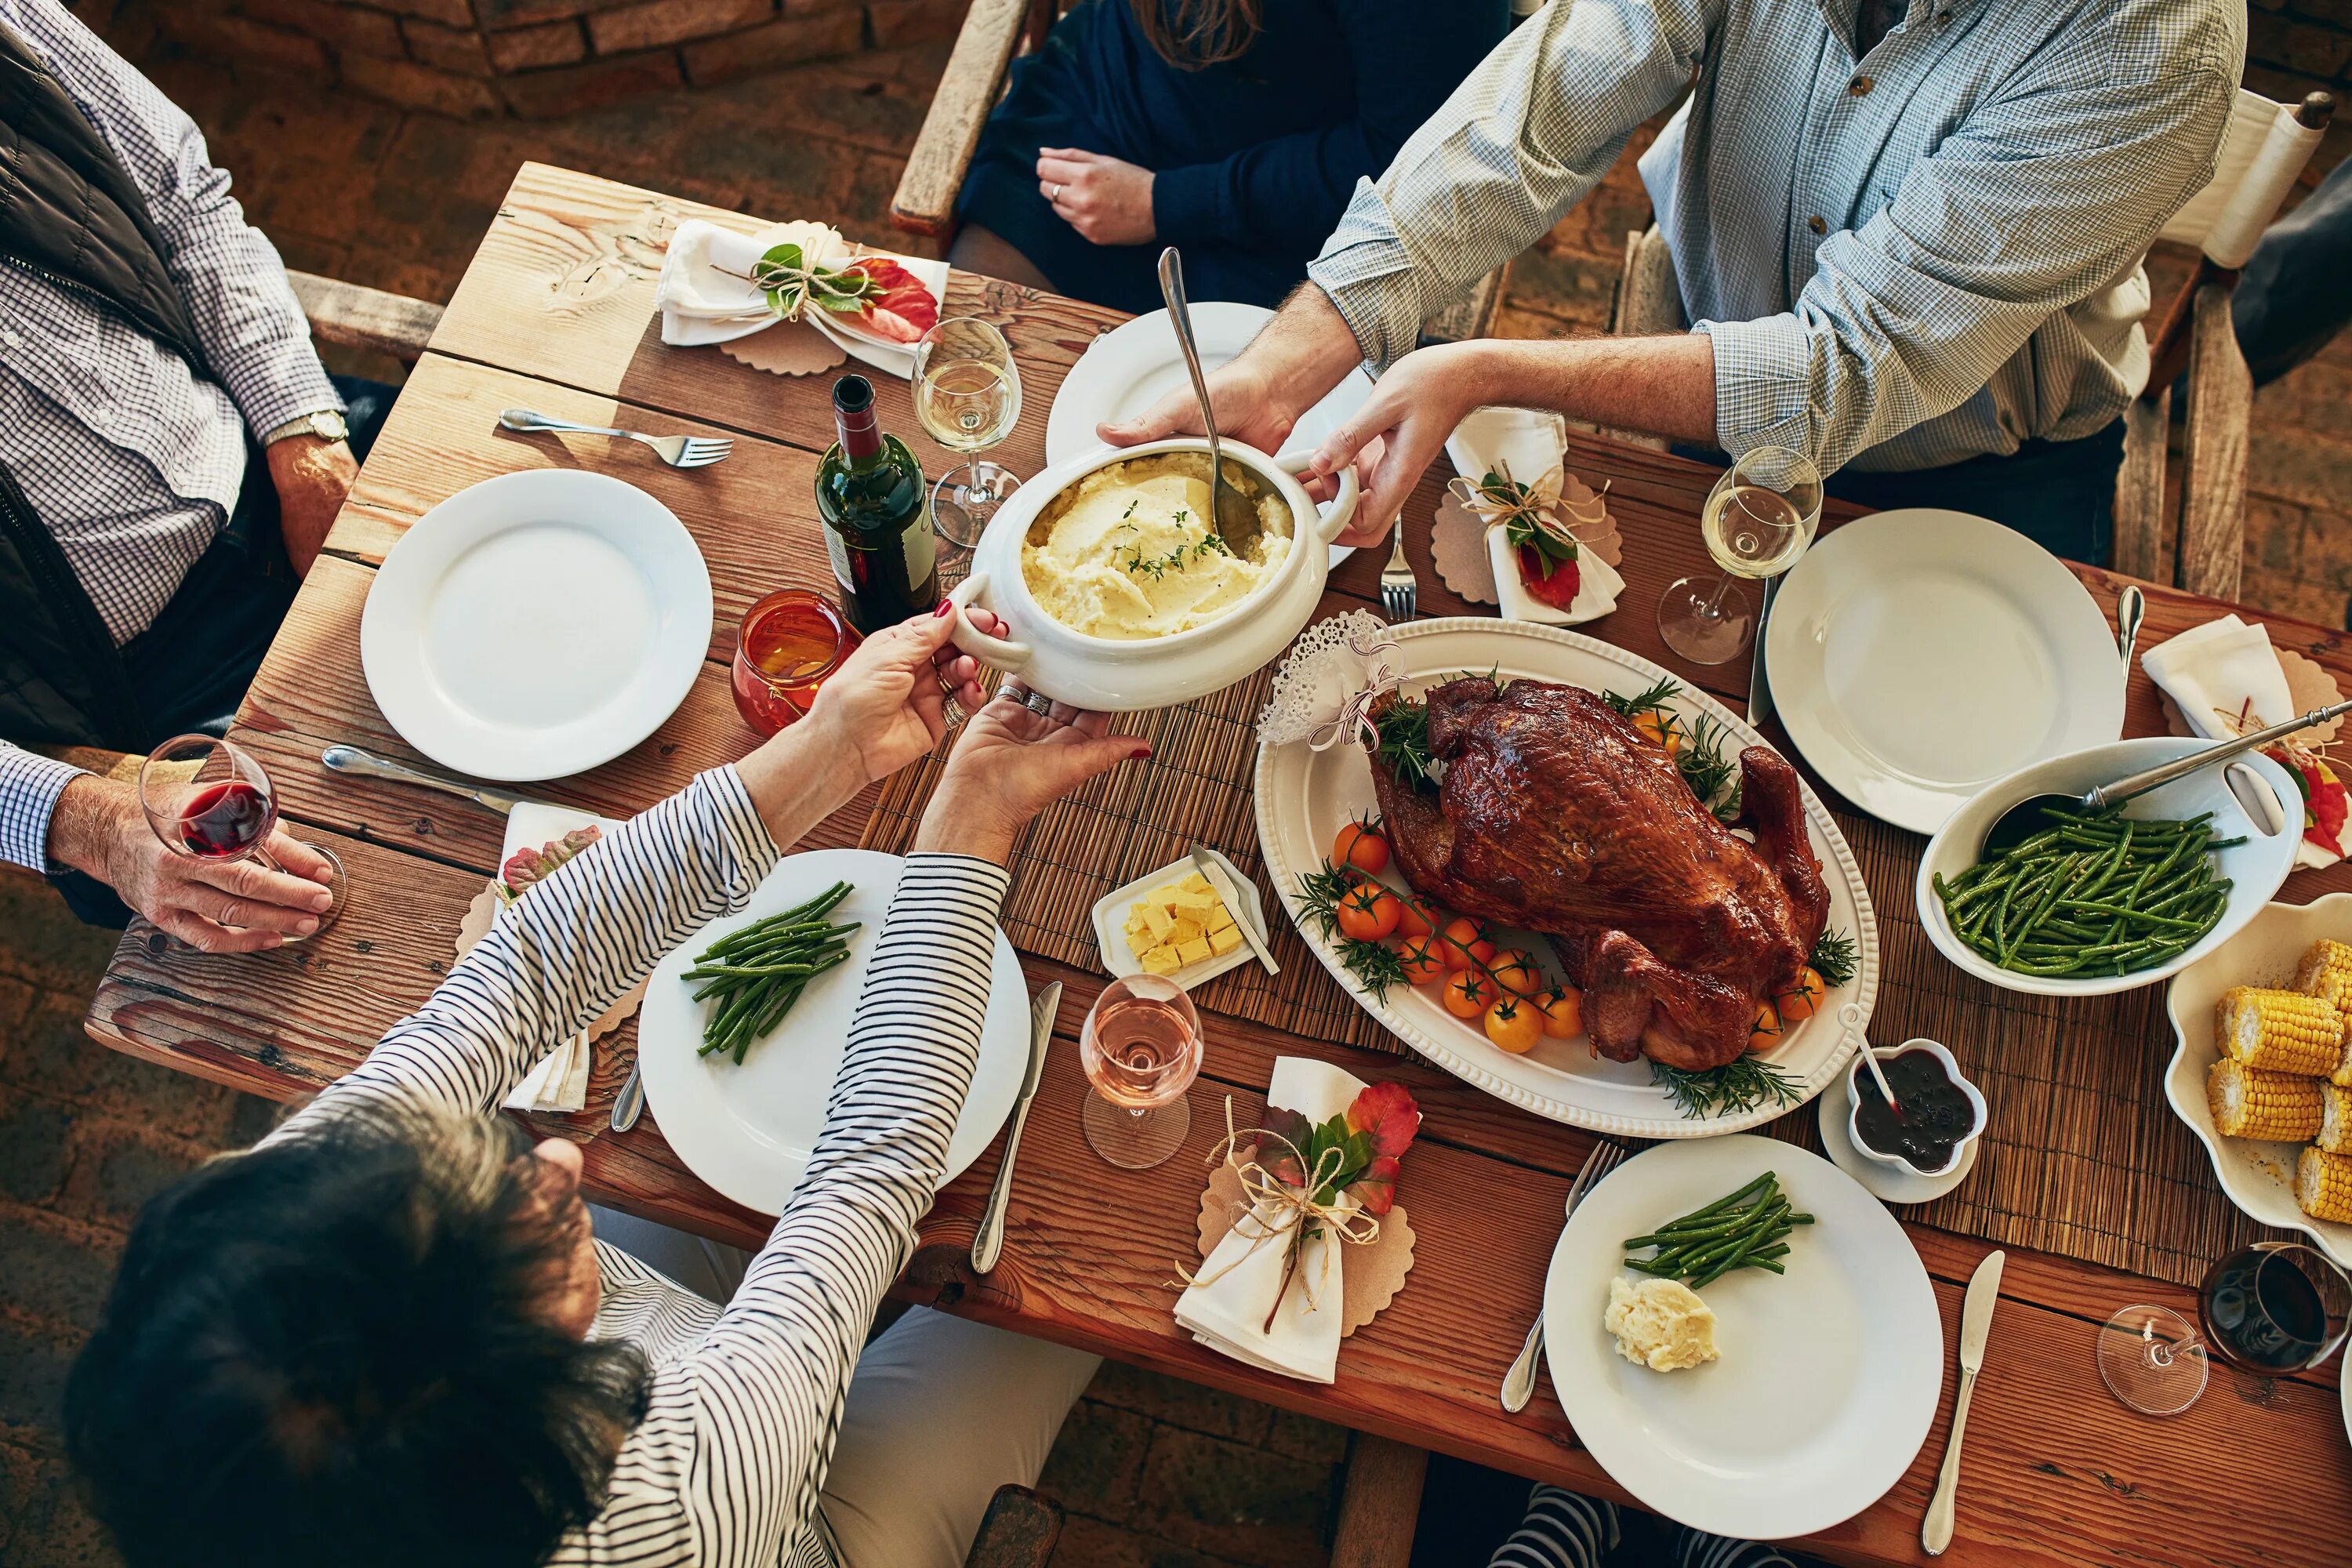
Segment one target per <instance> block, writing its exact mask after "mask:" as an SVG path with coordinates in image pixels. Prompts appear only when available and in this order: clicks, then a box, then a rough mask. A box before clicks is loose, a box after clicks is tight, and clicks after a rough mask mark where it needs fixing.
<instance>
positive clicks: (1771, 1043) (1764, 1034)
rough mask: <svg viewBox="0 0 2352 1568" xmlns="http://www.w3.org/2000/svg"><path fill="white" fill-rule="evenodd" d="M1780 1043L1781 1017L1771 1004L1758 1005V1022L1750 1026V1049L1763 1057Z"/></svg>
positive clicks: (1760, 1003) (1761, 1003) (1762, 1003)
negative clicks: (1763, 1054)
mask: <svg viewBox="0 0 2352 1568" xmlns="http://www.w3.org/2000/svg"><path fill="white" fill-rule="evenodd" d="M1779 1044H1780V1012H1779V1010H1778V1009H1776V1008H1775V1007H1774V1006H1773V1005H1772V1004H1771V1003H1769V1002H1759V1003H1757V1004H1756V1020H1755V1022H1753V1023H1751V1024H1750V1025H1748V1049H1749V1050H1751V1051H1754V1052H1756V1053H1758V1054H1759V1055H1761V1054H1762V1053H1764V1052H1766V1051H1769V1050H1770V1049H1772V1048H1773V1047H1776V1046H1778V1045H1779Z"/></svg>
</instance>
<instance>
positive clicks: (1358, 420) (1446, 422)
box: [1312, 341, 1493, 545]
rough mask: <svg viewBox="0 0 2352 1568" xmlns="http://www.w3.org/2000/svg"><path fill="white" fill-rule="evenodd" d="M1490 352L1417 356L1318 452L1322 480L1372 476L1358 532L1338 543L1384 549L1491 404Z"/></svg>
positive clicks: (1464, 347) (1469, 346)
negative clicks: (1440, 463) (1401, 515)
mask: <svg viewBox="0 0 2352 1568" xmlns="http://www.w3.org/2000/svg"><path fill="white" fill-rule="evenodd" d="M1489 347H1490V345H1489V344H1487V343H1486V342H1477V341H1473V342H1460V343H1436V344H1433V345H1432V346H1430V347H1428V348H1425V349H1415V350H1414V351H1413V352H1412V353H1409V354H1407V355H1405V356H1404V358H1402V359H1401V360H1399V361H1397V362H1396V363H1394V364H1393V365H1391V366H1390V367H1389V370H1388V374H1385V375H1383V376H1381V379H1380V381H1379V382H1378V383H1377V384H1375V385H1374V386H1373V388H1372V395H1371V396H1370V397H1368V398H1366V399H1365V400H1364V405H1363V407H1361V408H1360V409H1358V410H1357V411H1356V413H1355V414H1354V415H1353V416H1351V417H1350V418H1349V420H1348V422H1347V423H1346V424H1344V425H1342V426H1339V428H1338V429H1337V430H1334V431H1332V432H1331V434H1330V436H1329V437H1328V438H1327V439H1326V440H1325V441H1324V443H1323V445H1322V446H1321V447H1318V448H1317V449H1316V453H1315V459H1314V468H1313V469H1312V472H1314V473H1315V474H1317V475H1318V476H1321V477H1324V478H1329V477H1331V476H1334V475H1336V474H1338V473H1339V470H1340V469H1342V468H1345V467H1347V466H1348V465H1349V463H1356V465H1357V467H1358V469H1359V471H1363V470H1367V469H1369V477H1368V478H1367V479H1365V480H1364V494H1363V499H1362V500H1360V502H1358V503H1357V506H1356V517H1357V520H1358V521H1357V525H1356V526H1355V527H1352V528H1350V529H1349V530H1348V531H1347V532H1345V533H1343V534H1341V535H1340V536H1339V543H1341V544H1352V545H1365V544H1373V543H1377V542H1380V540H1381V538H1382V537H1384V536H1385V535H1386V534H1387V532H1388V530H1389V521H1390V520H1391V519H1392V518H1394V517H1395V516H1396V514H1397V512H1398V510H1400V509H1401V508H1402V507H1403V505H1404V501H1405V498H1406V497H1407V496H1409V495H1411V494H1412V487H1413V486H1414V485H1416V484H1419V483H1420V482H1421V476H1422V472H1423V470H1424V469H1426V468H1428V467H1429V465H1430V464H1431V463H1432V462H1433V461H1434V460H1435V459H1436V457H1437V454H1438V453H1439V452H1440V451H1442V450H1444V447H1445V438H1446V437H1448V436H1451V435H1452V434H1453V433H1454V426H1457V425H1459V424H1461V423H1462V420H1463V416H1465V415H1467V414H1468V413H1469V412H1470V411H1471V410H1472V409H1474V408H1475V407H1477V406H1478V405H1480V404H1481V403H1485V402H1487V401H1489V400H1490V398H1491V397H1492V395H1493V389H1492V386H1491V384H1490V382H1489V379H1488V378H1489V377H1490V375H1491V374H1492V367H1491V365H1490V364H1489V363H1488V361H1489V358H1490V355H1489V354H1488V352H1487V351H1488V349H1489ZM1359 459H1360V460H1359Z"/></svg>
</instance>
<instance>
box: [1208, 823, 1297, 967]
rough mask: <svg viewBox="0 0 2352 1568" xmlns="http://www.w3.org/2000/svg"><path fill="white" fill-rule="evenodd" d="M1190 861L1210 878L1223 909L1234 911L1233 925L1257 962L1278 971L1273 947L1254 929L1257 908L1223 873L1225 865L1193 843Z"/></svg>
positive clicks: (1210, 883) (1278, 965)
mask: <svg viewBox="0 0 2352 1568" xmlns="http://www.w3.org/2000/svg"><path fill="white" fill-rule="evenodd" d="M1192 864H1193V865H1195V866H1197V867H1199V868H1200V870H1201V875H1202V876H1203V877H1206V878H1207V879H1209V886H1211V887H1212V888H1214V889H1217V897H1218V898H1220V899H1222V900H1224V904H1225V908H1227V909H1229V910H1232V911H1233V912H1234V928H1235V929H1236V930H1238V931H1240V932H1241V933H1242V940H1243V941H1244V942H1247V943H1249V950H1250V952H1254V953H1255V954H1256V955H1257V961H1258V962H1259V963H1263V964H1265V972H1266V973H1268V974H1279V973H1282V965H1280V964H1279V963H1276V962H1275V961H1274V952H1273V950H1272V949H1270V948H1268V947H1267V946H1266V944H1265V933H1264V932H1263V931H1259V930H1258V929H1257V915H1256V911H1255V910H1252V909H1251V908H1250V906H1249V903H1248V901H1247V900H1244V898H1243V897H1242V895H1241V889H1238V888H1236V887H1234V879H1232V878H1231V877H1228V876H1226V875H1225V868H1223V866H1220V865H1218V864H1217V861H1216V857H1214V856H1213V855H1211V854H1210V853H1209V852H1208V851H1207V850H1206V849H1204V848H1202V847H1201V846H1200V845H1198V844H1195V845H1193V846H1192Z"/></svg>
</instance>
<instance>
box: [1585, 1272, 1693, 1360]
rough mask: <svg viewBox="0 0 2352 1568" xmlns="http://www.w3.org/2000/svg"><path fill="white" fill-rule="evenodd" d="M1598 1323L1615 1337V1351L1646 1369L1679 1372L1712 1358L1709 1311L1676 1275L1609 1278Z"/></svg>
mask: <svg viewBox="0 0 2352 1568" xmlns="http://www.w3.org/2000/svg"><path fill="white" fill-rule="evenodd" d="M1601 1327H1602V1328H1604V1329H1607V1330H1608V1331H1610V1332H1611V1333H1612V1334H1614V1335H1616V1336H1617V1353H1618V1354H1619V1355H1622V1356H1623V1357H1624V1358H1625V1359H1626V1360H1627V1361H1630V1362H1632V1363H1634V1364H1635V1365H1637V1366H1646V1367H1648V1368H1649V1369H1650V1370H1651V1371H1652V1372H1680V1371H1681V1370H1682V1369H1683V1368H1685V1367H1689V1366H1699V1365H1702V1364H1703V1363H1707V1362H1711V1361H1713V1360H1714V1359H1715V1357H1716V1350H1715V1310H1714V1309H1713V1308H1711V1307H1709V1306H1708V1305H1707V1304H1706V1302H1705V1301H1702V1300H1699V1296H1698V1292H1697V1291H1696V1290H1694V1289H1691V1288H1690V1287H1689V1286H1687V1285H1685V1284H1684V1283H1683V1282H1682V1281H1681V1280H1679V1279H1644V1280H1643V1281H1642V1282H1641V1283H1640V1284H1639V1285H1629V1284H1627V1283H1626V1282H1625V1280H1624V1279H1623V1278H1622V1277H1620V1278H1618V1279H1612V1280H1611V1281H1609V1310H1608V1311H1607V1312H1605V1313H1604V1314H1602V1316H1601Z"/></svg>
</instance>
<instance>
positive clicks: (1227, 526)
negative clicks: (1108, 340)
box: [1160, 245, 1258, 545]
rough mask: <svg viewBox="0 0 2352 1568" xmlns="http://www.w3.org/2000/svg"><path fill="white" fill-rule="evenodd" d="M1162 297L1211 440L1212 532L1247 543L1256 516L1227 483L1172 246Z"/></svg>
mask: <svg viewBox="0 0 2352 1568" xmlns="http://www.w3.org/2000/svg"><path fill="white" fill-rule="evenodd" d="M1160 298H1161V299H1163V300H1167V301H1168V319H1169V320H1170V321H1173V322H1174V323H1175V325H1176V346H1177V347H1178V348H1180V349H1181V350H1183V351H1184V368H1185V369H1186V370H1187V371H1189V372H1191V373H1192V395H1193V396H1194V397H1196V398H1198V399H1199V400H1200V404H1201V429H1202V432H1203V433H1204V434H1206V435H1207V436H1208V437H1209V531H1210V532H1212V533H1213V534H1216V535H1217V536H1218V537H1219V538H1221V539H1223V540H1224V541H1225V542H1227V543H1229V544H1234V545H1241V544H1245V543H1247V542H1249V541H1250V539H1252V538H1253V537H1254V536H1255V534H1256V533H1257V531H1258V530H1257V527H1256V523H1257V513H1256V510H1255V508H1253V507H1252V506H1251V505H1250V503H1249V500H1248V498H1247V497H1245V496H1244V495H1243V494H1242V493H1241V492H1240V491H1239V490H1238V489H1235V488H1234V486H1232V485H1230V484H1227V483H1226V482H1225V449H1224V445H1223V442H1222V441H1220V440H1219V439H1218V438H1217V415H1216V411H1215V410H1214V409H1213V408H1211V407H1210V406H1209V377H1208V374H1207V373H1206V372H1204V371H1202V368H1201V350H1200V345H1199V344H1198V343H1196V342H1194V341H1193V338H1192V310H1191V308H1190V307H1189V306H1188V305H1187V304H1186V303H1185V300H1184V262H1183V258H1181V257H1180V256H1178V255H1177V254H1176V247H1174V246H1172V245H1171V246H1170V247H1168V248H1167V249H1165V250H1163V251H1161V252H1160Z"/></svg>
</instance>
